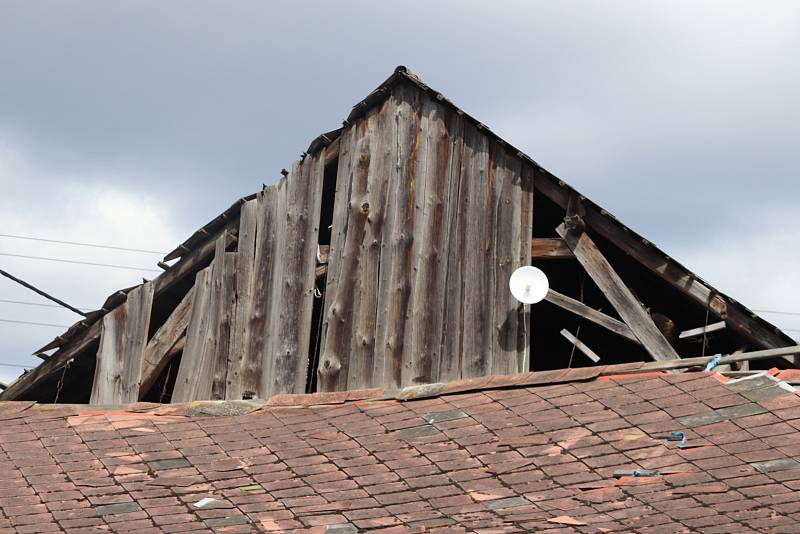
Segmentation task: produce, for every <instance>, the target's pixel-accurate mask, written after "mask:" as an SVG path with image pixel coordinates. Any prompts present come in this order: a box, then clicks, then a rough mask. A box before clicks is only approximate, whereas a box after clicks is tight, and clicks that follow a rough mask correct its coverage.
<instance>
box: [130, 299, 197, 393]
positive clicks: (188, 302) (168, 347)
mask: <svg viewBox="0 0 800 534" xmlns="http://www.w3.org/2000/svg"><path fill="white" fill-rule="evenodd" d="M193 299H194V286H192V287H191V288H189V291H188V292H187V293H186V295H184V297H183V299H181V301H180V303H178V306H176V307H175V309H174V310H173V311H172V313H171V314H170V316H169V317H168V318H167V320H166V321H165V322H164V324H163V325H161V327H159V329H158V330H157V331H156V333H155V334H153V337H152V338H151V339H150V341H148V342H147V346H146V347H145V349H144V356H143V357H142V376H141V385H140V387H139V400H141V399H142V397H144V396H145V395H147V393H148V392H149V391H150V388H151V387H152V386H153V383H154V382H155V381H156V379H157V378H158V375H159V374H160V373H161V371H162V370H163V369H164V367H165V366H166V365H167V364H168V363H169V359H168V358H167V356H168V355H169V354H170V353H173V351H172V348H173V347H174V346H175V344H176V343H177V342H178V340H179V339H181V338H183V337H185V334H186V327H187V326H188V325H189V318H190V317H191V312H192V300H193Z"/></svg>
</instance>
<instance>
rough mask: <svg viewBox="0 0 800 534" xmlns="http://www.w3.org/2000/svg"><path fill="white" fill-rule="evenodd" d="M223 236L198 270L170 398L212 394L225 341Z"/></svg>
mask: <svg viewBox="0 0 800 534" xmlns="http://www.w3.org/2000/svg"><path fill="white" fill-rule="evenodd" d="M226 241H227V240H226V239H225V236H224V235H223V236H220V237H219V238H218V239H217V246H216V250H215V252H214V261H213V262H212V263H211V265H210V266H208V267H206V268H205V269H203V270H202V271H200V273H198V274H197V277H196V279H195V295H194V296H195V298H194V300H193V301H192V315H191V318H190V320H189V326H188V329H187V333H186V347H185V348H184V350H183V356H182V357H181V365H180V368H179V369H178V375H177V379H176V381H175V388H174V390H173V393H172V402H190V401H194V400H209V399H211V398H212V394H213V387H214V382H215V378H216V379H219V376H218V375H216V369H217V360H218V352H217V351H218V348H219V346H220V344H226V343H227V341H226V340H222V339H220V322H221V320H222V313H223V310H224V308H225V305H224V303H223V301H224V298H225V297H224V284H225V256H226V254H225V244H226Z"/></svg>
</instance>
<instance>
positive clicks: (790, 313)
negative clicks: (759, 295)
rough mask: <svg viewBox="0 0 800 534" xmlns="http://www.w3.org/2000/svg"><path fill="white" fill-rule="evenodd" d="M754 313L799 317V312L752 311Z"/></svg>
mask: <svg viewBox="0 0 800 534" xmlns="http://www.w3.org/2000/svg"><path fill="white" fill-rule="evenodd" d="M753 311H754V312H756V313H774V314H777V315H797V316H800V312H789V311H777V310H753Z"/></svg>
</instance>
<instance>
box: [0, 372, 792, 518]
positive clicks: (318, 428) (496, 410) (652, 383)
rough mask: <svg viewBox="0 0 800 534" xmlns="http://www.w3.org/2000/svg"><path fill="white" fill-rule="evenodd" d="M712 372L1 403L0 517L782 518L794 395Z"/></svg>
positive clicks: (775, 384)
mask: <svg viewBox="0 0 800 534" xmlns="http://www.w3.org/2000/svg"><path fill="white" fill-rule="evenodd" d="M537 374H538V373H534V374H531V375H528V376H529V377H532V376H534V375H537ZM540 376H541V375H540ZM551 376H555V375H551ZM779 377H783V378H786V379H787V380H789V379H790V378H792V377H785V376H784V375H779ZM724 380H725V379H724V378H722V377H721V375H719V374H716V373H713V374H709V373H681V374H653V373H649V374H646V375H630V376H623V375H620V376H604V377H599V378H595V379H591V380H588V381H584V382H570V383H560V384H552V383H550V384H543V385H536V386H515V387H508V388H505V389H481V390H478V391H469V392H461V393H447V391H446V389H447V387H446V386H445V387H443V388H439V391H428V393H429V394H432V395H435V396H432V397H429V398H417V399H414V400H408V401H401V400H396V399H382V400H381V399H375V398H374V397H375V396H376V395H381V394H382V392H380V391H374V390H373V391H366V392H360V393H351V394H350V398H349V399H348V398H345V397H342V396H339V397H329V398H324V397H321V396H317V397H313V396H308V397H306V396H301V397H294V398H290V397H281V398H275V399H273V401H272V403H271V404H266V405H265V404H260V405H258V404H255V403H245V402H239V403H193V404H189V405H179V406H175V405H164V406H159V405H142V404H140V405H133V406H130V407H128V408H126V409H116V410H108V411H98V410H94V409H93V410H91V411H90V410H83V409H82V408H80V407H48V406H40V405H32V404H31V403H23V402H12V403H5V404H0V421H1V422H2V423H1V424H0V466H2V476H1V477H0V510H2V511H1V512H0V532H69V533H83V532H109V531H112V532H189V531H190V532H196V531H204V532H210V531H212V530H216V531H220V532H265V531H267V532H269V531H279V532H294V531H297V532H309V533H331V534H333V533H336V534H344V533H352V532H364V531H369V532H384V533H386V534H389V533H406V532H408V533H410V532H432V533H450V532H478V533H506V532H641V533H650V532H669V533H673V532H682V531H696V532H707V533H713V532H798V531H800V462H798V459H800V439H798V438H800V434H798V429H799V428H800V396H798V395H797V394H795V393H793V392H792V388H791V386H788V385H787V384H786V383H785V382H781V381H779V380H778V379H776V378H773V377H772V376H766V375H764V376H761V377H757V378H747V379H740V380H734V381H729V382H727V383H724ZM528 381H530V380H528ZM518 382H519V381H518ZM476 387H477V386H476ZM482 387H485V386H482ZM434 389H436V388H434ZM451 389H452V388H451ZM465 389H466V388H463V387H462V390H465ZM384 397H385V395H384ZM359 398H361V399H362V400H357V399H359ZM311 402H318V403H333V404H308V403H311ZM289 403H291V404H292V405H286V404H289ZM221 415H224V416H221ZM672 433H675V434H672ZM680 433H682V434H680ZM661 437H664V438H665V439H660V438H661ZM666 438H670V439H666ZM198 503H202V505H198Z"/></svg>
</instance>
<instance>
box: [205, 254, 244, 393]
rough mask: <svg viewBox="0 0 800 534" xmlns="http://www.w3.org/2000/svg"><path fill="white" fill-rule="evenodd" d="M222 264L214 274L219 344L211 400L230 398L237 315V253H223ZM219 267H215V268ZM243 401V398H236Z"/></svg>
mask: <svg viewBox="0 0 800 534" xmlns="http://www.w3.org/2000/svg"><path fill="white" fill-rule="evenodd" d="M222 256H223V258H222V263H221V265H220V267H221V269H220V270H219V272H215V273H214V277H215V282H216V281H218V283H219V296H218V297H217V312H216V317H217V324H216V326H215V327H214V328H215V329H216V332H217V344H216V346H215V347H214V355H213V356H212V359H213V360H214V363H213V370H214V371H213V372H214V378H213V381H212V383H211V399H213V400H222V399H227V398H230V397H229V396H228V394H227V384H228V365H229V362H230V348H231V331H232V329H233V318H234V314H235V313H236V256H237V253H236V252H224V251H223V252H222ZM216 267H217V265H215V268H216ZM235 398H236V399H241V397H235Z"/></svg>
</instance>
